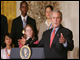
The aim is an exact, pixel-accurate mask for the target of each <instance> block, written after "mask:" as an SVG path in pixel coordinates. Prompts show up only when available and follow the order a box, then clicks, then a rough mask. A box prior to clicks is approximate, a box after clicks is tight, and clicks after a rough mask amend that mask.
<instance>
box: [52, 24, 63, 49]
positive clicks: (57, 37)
mask: <svg viewBox="0 0 80 60" xmlns="http://www.w3.org/2000/svg"><path fill="white" fill-rule="evenodd" d="M61 28H62V25H61V26H60V28H59V29H58V31H57V32H56V35H55V37H54V39H53V42H52V45H51V49H52V47H53V46H55V43H56V41H57V40H59V38H60V33H61Z"/></svg>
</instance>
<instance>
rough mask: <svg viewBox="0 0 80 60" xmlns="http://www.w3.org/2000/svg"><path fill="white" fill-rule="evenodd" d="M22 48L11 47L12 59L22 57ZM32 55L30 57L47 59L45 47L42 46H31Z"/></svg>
mask: <svg viewBox="0 0 80 60" xmlns="http://www.w3.org/2000/svg"><path fill="white" fill-rule="evenodd" d="M20 49H21V48H11V54H10V59H21V57H20ZM30 49H31V56H30V58H29V59H45V55H44V48H42V47H31V48H30Z"/></svg>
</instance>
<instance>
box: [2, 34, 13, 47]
mask: <svg viewBox="0 0 80 60" xmlns="http://www.w3.org/2000/svg"><path fill="white" fill-rule="evenodd" d="M5 36H8V37H9V38H11V39H12V36H11V34H10V33H6V34H5V35H4V38H3V41H5ZM5 47H6V44H5V43H4V42H3V45H2V48H5ZM11 47H12V43H11Z"/></svg>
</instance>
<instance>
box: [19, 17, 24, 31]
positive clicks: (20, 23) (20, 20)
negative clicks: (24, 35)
mask: <svg viewBox="0 0 80 60" xmlns="http://www.w3.org/2000/svg"><path fill="white" fill-rule="evenodd" d="M19 26H20V27H21V30H23V22H22V19H21V16H20V17H19Z"/></svg>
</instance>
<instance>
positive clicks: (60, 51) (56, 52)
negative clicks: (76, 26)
mask: <svg viewBox="0 0 80 60" xmlns="http://www.w3.org/2000/svg"><path fill="white" fill-rule="evenodd" d="M51 31H52V29H50V30H47V31H45V32H44V33H43V36H42V39H41V40H40V42H39V44H38V46H41V47H42V46H43V47H44V52H45V58H50V59H67V52H68V51H69V50H73V48H74V44H73V40H72V38H73V35H72V32H71V31H70V30H69V29H67V28H64V27H63V26H62V25H61V26H60V28H59V29H58V31H57V32H56V35H55V37H54V39H53V42H52V45H51V48H49V44H50V35H51ZM61 33H62V34H63V36H64V37H65V39H66V40H67V47H64V46H63V44H62V43H59V38H60V35H61Z"/></svg>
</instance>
